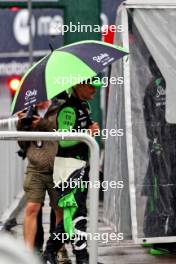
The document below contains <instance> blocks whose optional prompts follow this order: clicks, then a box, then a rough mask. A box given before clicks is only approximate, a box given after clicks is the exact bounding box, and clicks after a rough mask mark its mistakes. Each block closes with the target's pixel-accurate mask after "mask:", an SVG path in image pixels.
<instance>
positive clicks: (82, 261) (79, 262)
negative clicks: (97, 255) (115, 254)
mask: <svg viewBox="0 0 176 264" xmlns="http://www.w3.org/2000/svg"><path fill="white" fill-rule="evenodd" d="M76 264H89V259H87V258H86V259H79V260H76ZM97 264H102V263H100V262H97Z"/></svg>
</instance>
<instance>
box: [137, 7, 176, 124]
mask: <svg viewBox="0 0 176 264" xmlns="http://www.w3.org/2000/svg"><path fill="white" fill-rule="evenodd" d="M134 22H135V24H136V26H137V28H138V30H139V32H140V34H141V36H142V38H143V39H144V41H145V43H146V45H147V47H148V49H149V50H150V52H151V54H152V56H153V57H154V59H155V60H156V62H157V64H158V66H159V68H160V70H161V72H162V74H163V76H164V78H165V80H166V84H167V89H166V96H167V97H166V119H167V121H168V122H170V123H176V104H175V102H176V9H170V10H168V9H163V10H161V9H160V10H151V9H150V10H144V9H142V10H139V9H138V10H137V9H136V10H135V11H134Z"/></svg>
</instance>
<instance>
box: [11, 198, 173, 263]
mask: <svg viewBox="0 0 176 264" xmlns="http://www.w3.org/2000/svg"><path fill="white" fill-rule="evenodd" d="M47 204H48V202H46V205H45V207H44V209H43V226H44V230H45V241H46V239H47V238H48V236H49V233H48V230H49V214H50V207H49V206H48V205H47ZM23 214H24V212H23V211H22V212H20V214H19V215H18V217H17V223H18V225H17V226H16V227H14V228H13V232H14V235H15V236H17V237H18V238H19V239H23V230H22V227H23ZM98 226H99V232H100V233H112V232H114V230H112V229H111V228H110V227H109V226H107V225H106V224H105V223H103V222H102V221H101V209H100V214H99V225H98ZM88 231H89V230H88ZM67 249H68V252H69V256H70V258H71V259H72V263H73V264H75V261H74V256H73V254H72V250H71V246H70V245H68V246H67ZM147 252H148V249H147V248H143V247H141V246H140V245H134V244H133V243H132V242H131V241H123V242H120V244H119V243H118V242H117V241H111V242H108V243H104V241H99V242H98V261H100V262H101V263H104V264H172V263H176V256H169V257H168V256H167V257H166V256H157V257H154V256H151V255H149V254H148V253H147Z"/></svg>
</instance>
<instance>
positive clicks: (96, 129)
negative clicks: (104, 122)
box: [89, 122, 100, 135]
mask: <svg viewBox="0 0 176 264" xmlns="http://www.w3.org/2000/svg"><path fill="white" fill-rule="evenodd" d="M89 129H90V130H91V134H92V135H94V134H96V133H97V132H99V131H100V127H99V124H98V123H97V122H94V123H93V124H92V125H90V126H89Z"/></svg>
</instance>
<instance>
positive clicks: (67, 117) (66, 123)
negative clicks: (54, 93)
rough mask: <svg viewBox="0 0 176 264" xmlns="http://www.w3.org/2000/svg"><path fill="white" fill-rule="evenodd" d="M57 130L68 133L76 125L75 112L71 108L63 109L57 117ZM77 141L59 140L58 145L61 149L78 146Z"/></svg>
mask: <svg viewBox="0 0 176 264" xmlns="http://www.w3.org/2000/svg"><path fill="white" fill-rule="evenodd" d="M57 122H58V130H59V131H63V132H69V131H71V129H72V128H73V127H74V125H75V123H76V112H75V110H74V108H72V107H65V108H63V109H62V110H61V111H60V113H59V115H58V117H57ZM78 143H79V141H70V140H60V141H59V144H60V146H61V147H72V146H75V145H76V144H78Z"/></svg>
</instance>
